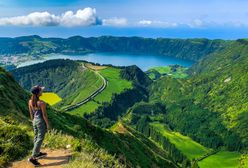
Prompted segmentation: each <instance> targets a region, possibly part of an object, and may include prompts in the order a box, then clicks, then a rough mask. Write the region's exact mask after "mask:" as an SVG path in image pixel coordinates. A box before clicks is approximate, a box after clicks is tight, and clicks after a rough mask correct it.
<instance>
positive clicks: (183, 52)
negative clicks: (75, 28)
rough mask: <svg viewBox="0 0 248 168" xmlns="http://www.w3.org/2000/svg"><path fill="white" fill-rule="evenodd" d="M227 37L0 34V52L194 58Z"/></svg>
mask: <svg viewBox="0 0 248 168" xmlns="http://www.w3.org/2000/svg"><path fill="white" fill-rule="evenodd" d="M229 43H230V42H229V41H224V40H208V39H167V38H157V39H151V38H141V37H112V36H102V37H90V38H84V37H81V36H74V37H70V38H68V39H61V38H41V37H39V36H24V37H17V38H0V54H7V55H8V54H21V53H27V54H30V55H33V54H35V55H41V54H48V53H77V54H80V53H87V52H123V53H137V54H144V53H145V54H156V55H163V56H171V57H177V58H181V59H188V60H193V61H197V60H199V59H200V58H202V57H204V56H206V55H209V54H211V53H214V52H216V51H219V50H222V49H223V48H225V47H226V46H228V45H229Z"/></svg>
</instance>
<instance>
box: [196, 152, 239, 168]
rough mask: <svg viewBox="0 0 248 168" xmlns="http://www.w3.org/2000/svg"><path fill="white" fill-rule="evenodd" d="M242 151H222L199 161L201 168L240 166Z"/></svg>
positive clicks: (236, 167) (231, 167)
mask: <svg viewBox="0 0 248 168" xmlns="http://www.w3.org/2000/svg"><path fill="white" fill-rule="evenodd" d="M240 156H241V155H240V153H238V152H228V151H220V152H218V153H216V154H215V155H211V156H209V157H207V158H206V159H203V160H202V161H200V162H198V165H199V167H200V168H238V167H239V165H240V164H239V158H240Z"/></svg>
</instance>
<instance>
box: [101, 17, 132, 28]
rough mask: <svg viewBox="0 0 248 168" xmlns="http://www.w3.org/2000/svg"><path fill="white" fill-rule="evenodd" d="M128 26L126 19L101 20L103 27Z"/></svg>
mask: <svg viewBox="0 0 248 168" xmlns="http://www.w3.org/2000/svg"><path fill="white" fill-rule="evenodd" d="M127 24H128V21H127V19H126V18H116V17H115V18H111V19H103V25H112V26H125V25H127Z"/></svg>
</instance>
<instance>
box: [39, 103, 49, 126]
mask: <svg viewBox="0 0 248 168" xmlns="http://www.w3.org/2000/svg"><path fill="white" fill-rule="evenodd" d="M40 108H41V111H42V116H43V118H44V120H45V123H46V126H47V129H49V123H48V117H47V112H46V103H44V102H41V103H40Z"/></svg>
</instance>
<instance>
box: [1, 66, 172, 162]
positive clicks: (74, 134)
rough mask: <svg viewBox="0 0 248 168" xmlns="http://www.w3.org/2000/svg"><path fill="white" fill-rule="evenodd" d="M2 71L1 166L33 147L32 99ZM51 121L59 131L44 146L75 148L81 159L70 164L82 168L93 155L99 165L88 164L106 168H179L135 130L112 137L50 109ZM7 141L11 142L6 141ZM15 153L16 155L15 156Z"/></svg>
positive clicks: (116, 133)
mask: <svg viewBox="0 0 248 168" xmlns="http://www.w3.org/2000/svg"><path fill="white" fill-rule="evenodd" d="M0 70H1V72H0V75H1V78H0V86H1V92H0V93H1V103H0V106H1V111H0V121H1V127H0V134H1V136H0V137H1V139H0V140H1V142H4V143H1V146H0V149H1V150H0V153H1V157H0V161H1V165H4V164H5V163H6V162H9V161H11V160H14V159H17V158H20V157H23V155H26V154H27V153H28V152H29V150H30V149H31V147H32V128H31V123H30V122H29V121H28V117H27V116H28V115H27V114H28V111H27V103H26V102H27V99H28V97H29V95H28V94H27V93H26V92H25V91H24V90H23V89H22V88H21V87H20V86H19V85H18V84H17V83H16V82H15V81H14V80H13V78H12V77H11V76H10V75H9V74H8V73H6V72H5V71H4V70H2V69H0ZM2 95H3V96H2ZM48 117H49V121H50V123H51V126H52V127H53V128H54V129H55V130H57V131H52V132H50V133H48V135H47V137H46V141H45V143H44V145H45V147H49V148H61V147H62V148H63V147H64V146H65V145H67V144H68V143H70V144H72V148H73V150H74V151H75V152H78V153H79V155H78V156H75V157H76V158H77V159H75V160H74V161H73V162H74V163H73V162H72V163H71V164H74V165H75V164H78V165H80V164H81V166H82V164H84V163H83V162H81V163H78V160H80V158H82V157H81V156H86V157H85V158H91V159H93V158H92V155H93V156H94V159H95V160H97V161H93V160H90V159H88V160H87V163H89V162H90V163H91V164H94V165H97V164H103V165H104V166H105V167H121V166H123V165H126V166H128V167H137V166H140V167H150V166H151V165H152V166H153V167H163V166H165V167H176V166H175V165H174V164H173V163H172V162H171V161H170V159H169V158H168V157H167V155H162V154H160V153H166V151H164V150H162V149H160V148H158V147H157V146H156V145H155V144H154V143H153V142H151V141H150V140H148V139H147V138H145V137H143V136H142V135H141V134H139V133H137V132H136V131H135V130H129V132H130V133H128V134H123V133H119V132H118V131H117V132H116V131H115V132H114V133H113V132H112V131H111V130H104V129H101V128H99V127H95V126H93V125H91V124H90V123H89V122H88V121H86V120H84V119H82V118H81V117H77V116H74V115H70V114H68V113H62V112H56V111H54V110H53V109H52V108H50V107H48ZM127 129H128V128H127ZM59 131H62V133H59ZM65 134H67V135H65ZM10 137H11V138H10ZM7 139H8V141H6V140H7ZM141 141H142V142H141ZM130 149H135V150H134V151H137V152H139V154H140V155H142V157H137V153H136V152H134V151H133V150H130ZM13 151H15V153H14V154H13ZM154 151H156V152H154ZM143 156H144V157H143ZM96 158H97V159H96ZM116 159H117V160H118V161H116Z"/></svg>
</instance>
